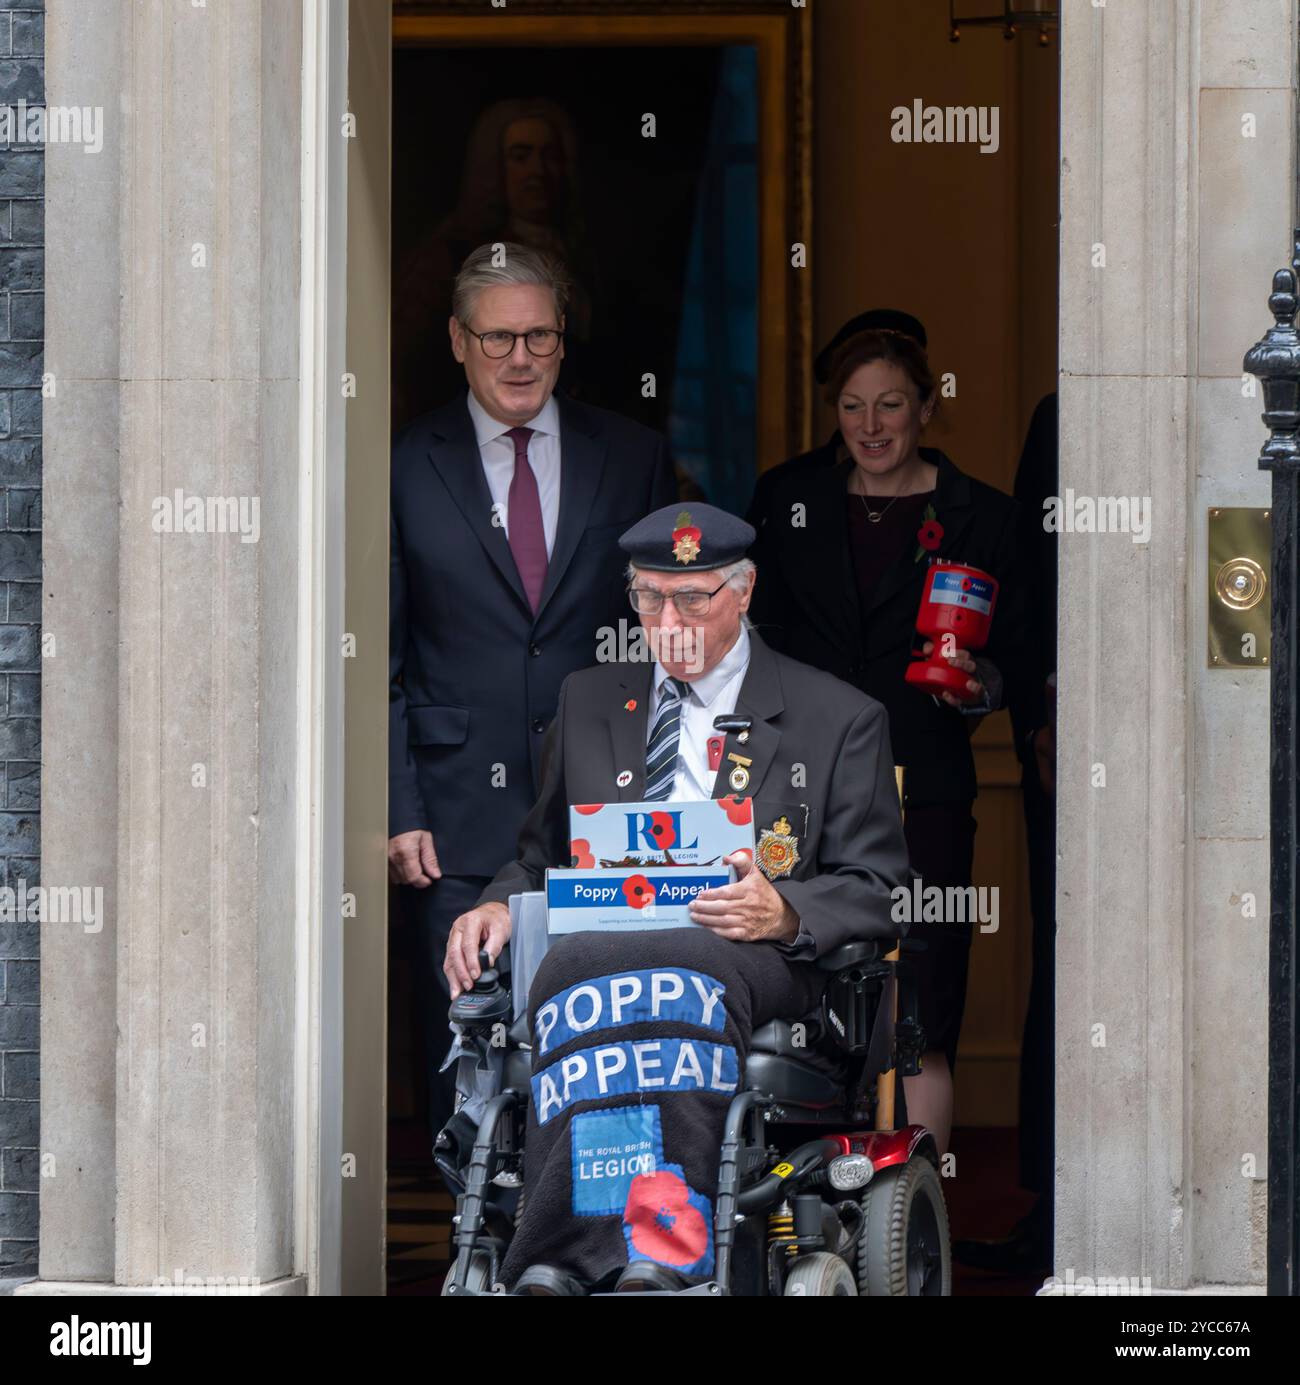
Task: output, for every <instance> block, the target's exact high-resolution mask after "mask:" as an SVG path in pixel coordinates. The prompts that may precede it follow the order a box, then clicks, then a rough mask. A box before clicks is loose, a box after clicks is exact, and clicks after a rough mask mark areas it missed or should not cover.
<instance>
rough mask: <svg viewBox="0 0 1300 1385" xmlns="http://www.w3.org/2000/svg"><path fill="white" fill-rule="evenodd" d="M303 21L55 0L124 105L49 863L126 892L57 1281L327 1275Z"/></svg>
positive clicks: (79, 200) (68, 575) (71, 442)
mask: <svg viewBox="0 0 1300 1385" xmlns="http://www.w3.org/2000/svg"><path fill="white" fill-rule="evenodd" d="M301 26H302V7H301V5H299V4H297V3H275V4H265V3H261V2H260V0H223V3H220V4H211V3H209V4H207V5H205V6H201V7H198V6H192V5H189V4H176V3H172V0H50V3H49V5H48V14H47V35H48V48H47V65H48V67H47V70H48V79H49V93H50V101H51V103H54V102H67V103H73V104H78V105H81V104H98V105H101V106H102V107H103V113H104V121H105V147H104V152H103V153H102V154H100V155H98V156H90V155H86V154H84V153H83V152H82V151H81V150H80V149H79V148H76V147H71V146H64V147H59V146H52V147H51V149H50V151H49V155H50V157H49V166H48V168H49V188H48V244H49V280H50V288H49V293H48V295H47V300H46V303H47V347H46V352H47V354H46V361H47V367H46V368H47V370H48V371H50V372H52V373H53V374H54V376H55V377H56V380H57V396H56V399H55V400H54V401H52V402H51V405H50V407H49V408H48V409H47V413H46V449H47V450H46V487H47V496H48V498H49V530H48V533H49V546H48V549H47V560H46V608H45V618H46V624H47V628H48V629H49V631H50V632H51V633H53V634H54V635H55V636H56V637H57V640H58V645H57V656H56V658H55V659H51V660H47V662H46V670H47V672H46V676H45V692H46V699H47V700H46V717H47V720H46V727H45V730H46V751H47V753H46V759H45V763H44V771H45V777H44V783H45V791H46V799H45V808H46V817H45V823H44V828H45V831H44V840H43V844H42V846H43V852H44V859H45V861H46V864H47V877H46V878H47V882H48V883H63V882H65V881H66V882H68V883H72V882H78V883H89V884H95V883H102V884H103V885H104V886H105V887H106V894H107V896H108V899H109V902H110V906H111V907H110V911H109V922H108V925H107V926H106V927H105V928H104V930H103V932H102V933H101V934H98V935H82V934H79V933H74V932H71V931H67V930H65V931H64V932H61V933H59V932H55V933H53V934H52V933H51V930H50V929H49V928H48V927H47V929H46V930H45V937H46V938H47V939H48V945H47V946H46V947H45V948H44V949H43V959H42V966H43V970H42V983H43V996H42V999H43V1013H42V1032H43V1038H44V1040H45V1043H46V1045H47V1046H46V1048H45V1053H44V1065H43V1070H42V1142H43V1150H44V1151H45V1152H47V1153H50V1154H53V1155H54V1156H55V1172H54V1176H52V1177H46V1178H45V1179H44V1180H43V1182H42V1201H41V1213H42V1226H41V1281H38V1282H37V1283H36V1284H34V1285H32V1286H29V1291H34V1292H43V1291H44V1292H48V1291H50V1290H51V1289H52V1288H57V1283H58V1281H66V1280H79V1281H100V1282H102V1283H104V1284H106V1285H107V1284H109V1283H112V1284H116V1285H118V1286H147V1285H151V1284H153V1283H154V1281H155V1280H156V1279H158V1278H163V1279H166V1280H168V1281H171V1279H172V1277H173V1276H174V1274H175V1272H176V1271H178V1270H179V1271H180V1272H181V1273H182V1274H183V1275H186V1276H198V1277H201V1278H216V1277H220V1278H223V1279H225V1278H237V1279H241V1280H244V1281H246V1282H250V1283H253V1284H256V1285H257V1286H259V1287H258V1289H256V1290H255V1291H259V1292H270V1293H286V1292H287V1293H294V1292H303V1291H304V1289H305V1283H306V1281H305V1279H304V1278H303V1277H301V1276H300V1275H296V1274H295V1269H296V1265H295V1243H294V1213H295V1207H294V1177H295V1168H294V1160H295V1112H296V1105H295V1103H296V1102H297V1101H298V1100H299V1098H300V1096H301V1093H300V1092H299V1091H298V1090H297V1089H296V1087H295V1065H294V1054H295V1024H296V1020H297V1011H296V1008H295V1007H296V1005H297V1004H298V1001H297V997H296V995H295V923H294V920H295V868H294V859H295V831H296V819H295V815H296V812H297V809H298V800H297V797H296V792H297V779H296V768H295V767H296V764H297V758H296V757H297V753H298V743H299V742H298V732H299V723H298V689H297V676H298V672H297V662H296V660H297V653H298V631H297V623H296V622H297V610H298V604H297V601H298V563H299V560H300V534H299V514H298V484H299V473H298V410H299V379H298V377H299V355H298V352H299V300H298V293H299V250H300V246H299V234H300V220H301V208H300V188H301V183H300V166H299V161H300V157H301V139H300V129H299V125H300V99H301V94H300V76H301V64H302V35H301ZM96 158H97V159H99V160H100V161H101V162H99V163H95V162H94V160H95V159H96ZM177 491H180V492H182V495H183V497H193V498H195V501H196V502H197V503H198V504H199V505H200V507H201V509H202V510H203V511H204V513H205V516H206V515H208V514H209V511H208V507H207V504H206V502H207V501H208V499H209V498H212V497H223V498H233V499H234V500H235V503H236V505H237V506H238V505H240V504H241V503H242V505H243V509H242V510H241V511H235V512H234V513H237V514H238V515H239V517H240V520H241V522H242V523H244V524H245V525H246V526H248V527H246V528H245V529H244V534H251V532H252V529H251V524H252V522H253V520H254V516H256V523H257V540H256V542H246V541H244V538H243V536H242V535H241V533H238V532H236V533H230V532H211V527H210V520H207V521H205V528H206V529H207V530H208V531H207V532H199V533H194V532H183V530H184V525H183V524H181V526H180V527H181V529H182V532H161V533H160V532H155V529H154V527H153V523H152V521H153V519H154V515H155V512H156V502H158V501H159V500H164V501H165V502H166V506H167V508H165V509H164V511H163V514H164V516H166V515H167V514H168V513H169V511H171V509H172V502H174V500H175V498H176V492H177ZM254 505H255V506H256V508H255V509H254ZM213 513H214V512H213ZM226 513H227V514H229V513H232V512H229V511H227V512H226ZM183 514H184V510H183V508H182V511H181V513H180V514H179V515H178V514H175V513H171V516H170V517H171V518H172V519H174V520H177V521H180V520H181V519H182V518H183Z"/></svg>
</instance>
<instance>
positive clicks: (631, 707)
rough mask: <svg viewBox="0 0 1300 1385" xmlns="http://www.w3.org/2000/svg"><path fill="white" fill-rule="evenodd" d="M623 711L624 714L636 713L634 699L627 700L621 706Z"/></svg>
mask: <svg viewBox="0 0 1300 1385" xmlns="http://www.w3.org/2000/svg"><path fill="white" fill-rule="evenodd" d="M623 710H624V711H625V712H635V711H636V698H635V697H629V698H628V700H627V701H626V702H625V703H624V704H623Z"/></svg>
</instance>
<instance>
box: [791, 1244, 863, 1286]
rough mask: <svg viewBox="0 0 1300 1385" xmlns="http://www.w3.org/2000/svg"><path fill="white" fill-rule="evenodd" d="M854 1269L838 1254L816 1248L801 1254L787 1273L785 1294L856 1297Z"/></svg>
mask: <svg viewBox="0 0 1300 1385" xmlns="http://www.w3.org/2000/svg"><path fill="white" fill-rule="evenodd" d="M857 1296H858V1287H857V1285H856V1284H855V1283H854V1282H853V1271H852V1270H851V1269H849V1267H848V1265H847V1264H845V1262H844V1261H843V1260H841V1259H840V1257H839V1256H838V1255H831V1254H830V1253H829V1252H827V1251H824V1250H815V1251H813V1253H812V1254H811V1255H800V1256H799V1257H798V1259H796V1260H795V1262H794V1265H793V1266H792V1268H791V1270H790V1273H789V1274H788V1275H787V1276H786V1281H785V1297H786V1298H857Z"/></svg>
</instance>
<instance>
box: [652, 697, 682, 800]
mask: <svg viewBox="0 0 1300 1385" xmlns="http://www.w3.org/2000/svg"><path fill="white" fill-rule="evenodd" d="M689 692H690V689H689V688H688V687H687V686H686V684H685V683H683V682H682V681H681V680H680V679H677V678H666V679H664V685H663V689H662V693H661V696H662V699H663V700H662V702H661V703H660V706H659V715H658V716H657V717H656V718H655V724H654V730H653V731H651V732H650V743H649V744H648V745H647V746H646V748H645V797H646V802H647V803H650V802H653V801H655V800H659V801H660V802H662V801H663V800H664V799H666V798H667V797H668V795H669V794H670V793H672V791H673V779H674V778H675V777H676V774H677V744H678V741H679V740H680V739H681V731H682V698H684V697H686V696H687V695H688V694H689Z"/></svg>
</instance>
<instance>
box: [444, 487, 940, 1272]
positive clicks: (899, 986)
mask: <svg viewBox="0 0 1300 1385" xmlns="http://www.w3.org/2000/svg"><path fill="white" fill-rule="evenodd" d="M752 541H753V530H752V529H750V528H749V526H748V525H746V524H744V523H743V522H742V521H740V520H738V519H735V518H734V517H732V516H730V515H727V514H725V513H724V512H722V511H719V510H715V509H713V508H712V507H710V506H706V505H696V506H694V507H693V508H692V513H690V514H685V513H682V512H680V511H678V510H677V508H676V507H671V508H669V509H666V510H661V511H657V512H656V513H655V514H652V515H650V516H648V517H647V518H646V519H644V520H642V521H641V522H640V523H639V524H637V525H635V526H633V528H632V529H630V530H628V532H627V533H626V534H624V535H623V537H622V539H621V544H622V546H623V548H624V550H625V551H626V552H627V553H628V554H629V557H630V559H631V565H630V567H629V577H630V585H629V595H630V599H631V602H632V605H633V608H634V609H635V610H636V611H637V613H638V614H639V616H640V617H641V622H642V626H643V627H644V629H645V632H646V635H647V636H648V647H649V650H650V651H651V653H652V654H653V658H646V659H643V660H640V661H629V662H624V663H607V664H604V665H600V666H598V667H595V668H591V669H586V670H584V671H582V672H581V673H577V674H574V675H572V676H571V677H570V678H569V679H568V680H567V681H566V683H565V685H564V687H563V689H562V690H561V694H560V701H559V707H558V709H557V712H556V717H555V720H554V722H553V723H552V725H551V728H550V730H549V732H548V735H547V740H546V745H545V748H544V752H543V762H542V783H541V789H540V792H539V796H538V799H537V802H536V804H535V805H534V807H533V809H532V811H531V812H530V814H529V816H528V818H527V820H526V821H525V823H524V826H523V829H522V831H521V833H520V838H519V851H518V858H517V859H516V860H515V861H513V862H511V863H510V864H509V865H507V866H505V867H504V868H503V869H502V870H501V871H500V872H499V873H498V875H497V876H496V878H495V879H494V880H493V882H492V883H491V885H489V887H488V888H487V889H486V890H485V891H484V893H483V895H482V897H481V898H480V900H479V903H478V904H477V906H476V907H475V908H474V909H472V910H471V911H470V912H469V913H467V914H464V915H462V916H461V917H460V918H459V919H457V920H456V921H455V923H454V924H453V926H452V931H451V938H450V941H449V943H448V948H447V957H446V961H445V964H444V970H445V971H446V973H447V976H448V979H449V982H450V986H451V993H452V1008H451V1019H452V1022H453V1024H454V1025H456V1026H457V1028H458V1030H459V1035H460V1037H459V1040H458V1044H457V1046H456V1048H455V1049H454V1050H453V1052H454V1053H455V1054H456V1055H457V1058H458V1074H457V1087H458V1091H459V1092H460V1093H461V1098H460V1103H459V1105H458V1109H457V1113H456V1115H455V1116H454V1117H453V1119H452V1121H451V1122H450V1123H449V1124H448V1126H447V1127H446V1128H445V1129H444V1130H443V1132H442V1133H441V1135H440V1136H439V1139H438V1144H437V1147H436V1150H435V1157H436V1159H437V1162H438V1164H439V1167H440V1168H441V1170H442V1172H443V1174H444V1176H445V1177H446V1178H447V1180H448V1181H449V1182H450V1183H451V1184H452V1186H453V1187H455V1188H456V1189H457V1190H458V1194H459V1195H458V1198H457V1216H456V1221H455V1238H454V1257H453V1259H454V1263H453V1267H452V1270H451V1273H450V1274H449V1276H448V1279H447V1283H446V1286H445V1289H444V1292H445V1293H447V1294H450V1295H466V1294H469V1295H474V1294H483V1293H492V1292H503V1291H506V1292H511V1293H514V1294H527V1295H536V1296H548V1295H584V1294H603V1293H608V1292H615V1293H641V1294H647V1293H655V1294H662V1293H674V1294H692V1295H706V1296H721V1295H728V1294H745V1295H751V1294H817V1295H820V1294H858V1293H861V1294H890V1295H907V1294H942V1293H947V1292H948V1291H949V1279H950V1271H949V1258H948V1256H949V1252H948V1227H947V1216H946V1213H945V1210H944V1202H943V1194H942V1190H941V1185H940V1181H939V1177H938V1172H937V1162H938V1152H937V1149H936V1147H935V1142H934V1140H933V1138H932V1137H931V1136H930V1134H929V1132H927V1131H926V1130H925V1129H924V1128H922V1127H920V1126H912V1125H906V1124H902V1125H900V1124H899V1123H898V1121H897V1120H896V1118H895V1095H896V1093H897V1095H898V1096H899V1097H901V1088H902V1084H901V1083H896V1081H895V1077H896V1075H907V1074H908V1073H911V1072H915V1071H916V1068H917V1061H918V1055H919V1054H920V1052H921V1051H922V1037H921V1035H920V1032H919V1029H918V1027H917V1025H916V1022H915V1007H914V1002H913V994H912V988H911V987H910V985H909V984H908V978H907V973H906V967H905V964H904V963H902V962H901V961H900V960H899V953H898V948H897V943H898V937H897V935H898V932H899V928H898V925H897V924H895V923H894V922H893V921H892V916H891V901H892V892H893V891H894V890H895V889H896V888H897V887H898V886H900V885H902V884H903V883H904V881H905V879H906V876H907V853H906V847H905V845H904V841H903V833H902V823H901V816H900V811H899V797H898V788H897V785H896V782H895V776H894V772H893V768H892V757H891V756H890V752H889V733H888V726H887V720H886V715H885V712H884V709H883V708H882V707H881V706H880V705H879V704H878V703H876V702H873V701H872V700H871V699H869V698H867V697H865V696H863V695H862V694H861V693H859V692H858V691H856V690H855V689H853V688H851V687H849V686H848V685H847V684H844V683H841V682H839V681H838V680H836V679H834V678H831V677H830V676H828V675H826V674H823V673H821V672H818V671H816V670H813V669H811V668H808V667H806V666H805V665H802V664H799V663H797V662H795V661H794V660H791V659H787V658H785V657H783V656H781V655H779V654H777V653H776V652H775V651H773V650H770V649H768V648H767V647H766V645H764V644H763V642H762V640H761V638H760V637H759V635H758V634H757V633H756V632H755V631H753V630H751V629H750V628H749V626H748V621H747V620H746V618H745V611H746V609H747V608H748V605H749V599H750V594H751V592H752V590H753V585H754V581H755V576H756V575H755V572H754V568H753V565H752V563H750V562H749V561H748V560H747V559H746V558H745V557H744V554H745V550H746V549H747V548H748V546H749V545H750V543H751V542H752ZM759 576H760V577H761V574H760V575H759ZM728 795H730V801H731V802H732V803H737V804H738V803H740V802H741V799H740V797H739V796H740V795H745V798H746V800H747V801H748V803H749V804H750V805H751V808H752V814H753V823H754V825H755V826H756V827H760V828H761V830H760V831H759V835H758V840H757V844H756V848H755V851H754V855H753V857H752V858H751V857H750V855H749V854H748V853H747V852H743V851H741V852H736V853H734V854H731V855H728V856H727V857H725V865H726V866H729V867H731V868H732V871H733V873H734V876H735V878H734V880H733V881H732V882H731V883H727V884H722V885H719V886H717V887H714V888H710V889H706V890H704V892H703V893H700V894H697V895H696V896H695V898H694V899H693V901H692V902H691V904H690V909H689V919H688V920H686V919H684V920H683V926H681V927H666V928H665V927H660V928H654V929H642V928H640V927H639V925H638V924H634V925H633V926H632V928H633V931H613V930H603V929H600V930H595V931H586V932H575V933H567V934H564V935H562V936H551V937H549V938H547V939H545V943H546V944H547V945H546V946H545V955H544V956H542V958H541V960H540V962H539V963H538V964H537V966H536V968H535V973H534V974H533V975H532V976H531V979H530V980H529V979H528V978H525V977H521V976H518V975H516V976H515V977H514V978H512V977H511V976H510V969H511V967H514V969H515V971H516V973H518V972H519V971H520V969H521V960H522V957H521V950H520V949H521V946H522V945H523V944H525V942H526V941H527V942H528V943H529V944H530V946H529V949H528V950H530V951H535V950H537V949H536V941H537V937H536V931H535V930H533V931H532V932H531V933H530V934H529V937H528V938H527V939H526V938H525V936H523V933H522V923H523V920H524V918H525V916H526V914H527V913H528V911H527V910H526V909H525V908H524V905H525V903H526V902H527V900H528V899H529V898H530V897H532V896H534V894H535V892H536V891H538V890H539V889H540V888H541V887H542V885H543V882H544V880H545V878H546V872H547V870H548V869H553V868H562V867H568V866H570V865H576V864H578V862H577V861H575V860H574V857H573V848H572V847H571V845H570V833H569V821H568V812H569V808H570V806H571V805H595V804H601V803H606V802H622V803H650V804H653V803H655V802H656V801H660V802H663V803H665V804H671V803H674V802H677V803H684V802H687V801H694V802H701V801H704V800H708V799H715V800H725V799H727V798H728ZM768 824H770V825H768ZM665 859H666V862H667V864H670V865H675V864H677V863H676V862H673V861H671V860H669V859H667V854H665ZM515 897H517V898H515ZM512 898H514V907H513V913H514V916H515V917H516V919H517V920H519V923H518V924H517V925H516V926H519V927H520V928H521V933H520V936H518V937H516V938H515V939H514V946H513V947H511V946H508V944H510V943H511V933H512V922H511V919H512V909H511V907H510V902H511V900H512ZM905 946H906V944H904V947H905ZM512 952H513V953H514V954H515V955H514V956H513V957H512V956H511V953H512ZM530 969H531V967H530ZM511 984H513V985H514V987H515V990H516V992H517V997H516V998H515V999H512V995H511V990H510V985H511ZM523 986H527V1001H528V1003H527V1008H526V1010H524V1009H523V1008H522V1000H523V991H522V987H523ZM516 1009H518V1010H519V1013H518V1014H517V1015H516ZM900 1104H901V1103H900Z"/></svg>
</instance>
